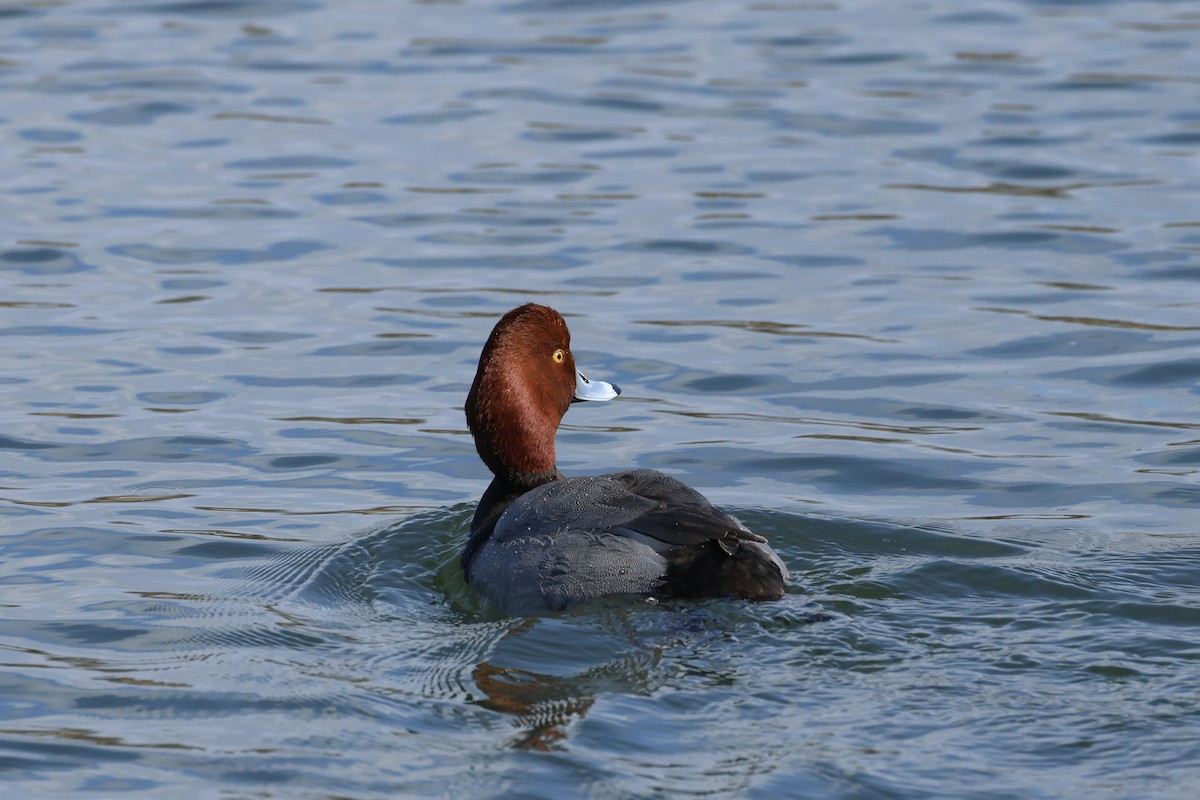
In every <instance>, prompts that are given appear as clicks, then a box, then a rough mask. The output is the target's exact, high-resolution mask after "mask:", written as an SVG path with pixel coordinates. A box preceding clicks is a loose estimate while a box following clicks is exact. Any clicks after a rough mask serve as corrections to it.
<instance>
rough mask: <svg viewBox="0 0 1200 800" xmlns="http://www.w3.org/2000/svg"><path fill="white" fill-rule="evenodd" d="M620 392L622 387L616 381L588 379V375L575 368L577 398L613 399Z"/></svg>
mask: <svg viewBox="0 0 1200 800" xmlns="http://www.w3.org/2000/svg"><path fill="white" fill-rule="evenodd" d="M620 393H621V387H620V386H617V385H616V384H615V383H605V382H604V381H592V380H588V378H587V376H586V375H584V374H583V373H582V372H580V371H579V370H575V399H576V400H612V399H613V398H614V397H616V396H617V395H619V394H620Z"/></svg>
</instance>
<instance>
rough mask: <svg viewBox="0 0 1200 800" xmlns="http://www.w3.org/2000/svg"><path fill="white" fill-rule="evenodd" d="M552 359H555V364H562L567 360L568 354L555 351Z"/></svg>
mask: <svg viewBox="0 0 1200 800" xmlns="http://www.w3.org/2000/svg"><path fill="white" fill-rule="evenodd" d="M552 358H553V359H554V363H555V364H561V363H563V362H564V361H566V360H567V354H566V353H564V352H563V351H562V350H555V351H554V355H553V356H552Z"/></svg>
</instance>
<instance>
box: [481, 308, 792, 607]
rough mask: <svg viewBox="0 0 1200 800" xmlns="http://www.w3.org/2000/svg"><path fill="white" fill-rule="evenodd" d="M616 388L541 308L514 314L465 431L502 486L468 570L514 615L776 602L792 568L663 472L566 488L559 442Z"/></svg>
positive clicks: (489, 496) (581, 481)
mask: <svg viewBox="0 0 1200 800" xmlns="http://www.w3.org/2000/svg"><path fill="white" fill-rule="evenodd" d="M620 393H621V390H620V388H619V387H617V386H615V385H613V384H611V383H605V382H603V381H598V380H589V379H588V378H586V377H584V375H583V373H582V372H580V371H579V370H578V369H577V368H576V367H575V358H574V356H573V355H572V354H571V334H570V332H569V331H568V330H567V323H566V321H565V320H564V319H563V317H562V315H561V314H559V313H558V312H557V311H555V310H554V309H552V308H549V307H547V306H542V305H536V304H533V303H530V304H527V305H523V306H520V307H519V308H515V309H513V310H512V311H509V312H508V313H507V314H505V315H504V316H503V317H502V318H501V319H500V321H499V322H498V323H496V327H495V328H494V329H493V330H492V334H491V336H489V337H488V340H487V343H486V344H485V345H484V347H483V352H482V354H481V355H480V356H479V367H478V369H477V371H476V373H475V381H474V383H472V385H471V391H470V392H469V394H468V395H467V403H466V414H467V426H468V427H469V428H470V430H471V434H472V435H473V436H474V437H475V449H476V450H477V451H478V452H479V457H480V458H481V459H482V460H483V463H484V464H485V465H487V468H488V469H489V470H491V472H492V474H493V476H494V477H493V479H492V482H491V485H489V486H488V488H487V491H485V492H484V494H483V497H482V499H481V500H480V501H479V506H478V508H476V510H475V516H474V518H473V519H472V521H471V535H470V537H469V539H468V541H467V544H466V547H465V548H464V550H463V553H462V558H461V560H460V563H461V564H462V568H463V572H464V573H465V574H466V578H467V581H468V583H469V584H470V585H471V586H472V587H474V588H475V590H476V591H478V592H479V593H480V594H481V595H483V596H484V597H485V598H486V599H487V600H488V601H489V602H490V603H492V604H493V605H494V606H496V607H498V608H500V609H502V610H504V611H506V612H508V613H538V612H547V611H561V610H564V609H567V608H570V607H571V606H574V605H576V604H578V603H581V602H583V601H585V600H590V599H593V598H597V597H603V596H607V595H633V596H641V597H647V598H656V599H665V598H671V597H680V598H704V597H733V598H743V599H747V600H775V599H778V598H780V597H782V596H783V594H784V592H785V591H786V589H787V580H788V570H787V567H786V566H785V565H784V563H783V561H782V560H781V559H780V558H779V556H778V555H776V553H775V551H774V550H772V549H771V548H770V547H769V546H768V545H767V540H766V539H764V538H763V537H761V536H759V535H757V534H755V533H752V532H751V531H750V530H749V529H747V528H746V526H745V525H743V524H742V523H741V521H740V520H738V519H737V518H736V517H734V516H732V515H731V514H726V513H724V512H722V511H719V510H717V509H716V508H714V507H713V506H712V504H711V503H709V502H708V500H707V499H706V498H705V497H704V496H703V495H701V494H700V493H699V492H697V491H696V490H695V489H692V488H691V487H690V486H688V485H686V484H684V483H682V482H680V481H679V480H676V479H675V478H673V477H671V476H670V475H667V474H665V473H662V472H658V471H656V470H650V469H631V470H625V471H623V472H613V473H609V474H607V475H597V476H590V477H571V478H568V477H565V476H564V475H563V474H562V473H561V472H559V470H558V467H557V465H556V463H555V450H554V437H555V433H556V432H557V431H558V425H559V423H560V422H561V421H562V418H563V415H564V414H566V413H567V409H568V408H569V407H570V406H571V403H572V402H575V401H584V400H590V401H605V400H612V399H613V398H615V397H617V396H618V395H619V394H620Z"/></svg>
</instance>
